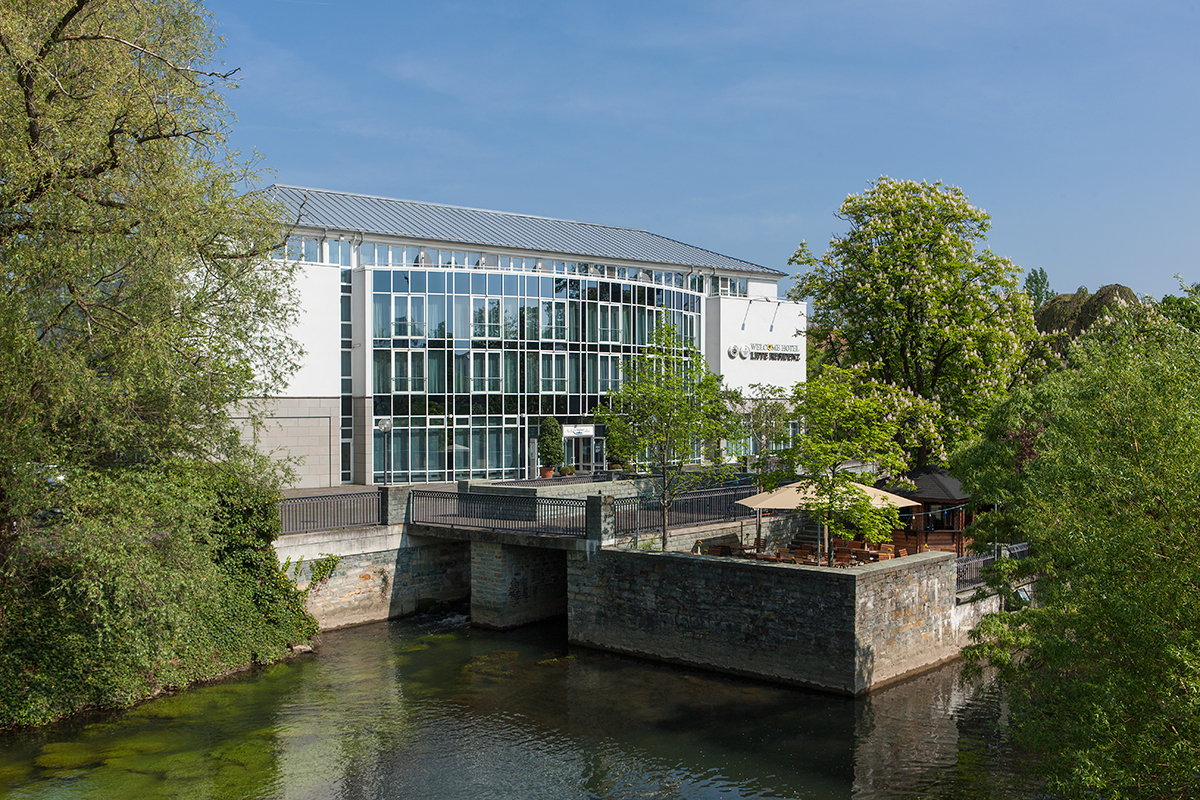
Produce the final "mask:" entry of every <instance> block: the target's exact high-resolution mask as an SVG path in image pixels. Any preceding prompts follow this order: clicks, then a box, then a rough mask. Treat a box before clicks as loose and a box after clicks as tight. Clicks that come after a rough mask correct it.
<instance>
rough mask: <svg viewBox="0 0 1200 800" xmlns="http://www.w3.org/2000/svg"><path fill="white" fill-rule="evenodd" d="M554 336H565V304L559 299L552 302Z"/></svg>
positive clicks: (563, 337) (561, 337)
mask: <svg viewBox="0 0 1200 800" xmlns="http://www.w3.org/2000/svg"><path fill="white" fill-rule="evenodd" d="M554 338H555V339H562V340H565V339H566V338H567V304H566V303H565V302H563V301H561V300H560V301H558V302H557V303H555V304H554Z"/></svg>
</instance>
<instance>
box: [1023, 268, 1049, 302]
mask: <svg viewBox="0 0 1200 800" xmlns="http://www.w3.org/2000/svg"><path fill="white" fill-rule="evenodd" d="M1025 294H1027V295H1029V302H1030V303H1031V304H1032V306H1033V308H1034V309H1038V308H1041V307H1042V306H1043V305H1045V304H1046V303H1047V302H1048V301H1049V300H1050V299H1051V298H1052V297H1054V290H1053V289H1051V288H1050V276H1049V275H1047V274H1046V270H1044V269H1042V268H1041V267H1034V268H1033V269H1031V270H1029V272H1027V273H1026V274H1025Z"/></svg>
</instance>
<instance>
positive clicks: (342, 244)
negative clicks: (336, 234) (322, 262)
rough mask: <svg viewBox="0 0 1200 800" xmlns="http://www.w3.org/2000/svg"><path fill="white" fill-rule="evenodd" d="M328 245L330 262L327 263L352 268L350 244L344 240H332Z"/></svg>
mask: <svg viewBox="0 0 1200 800" xmlns="http://www.w3.org/2000/svg"><path fill="white" fill-rule="evenodd" d="M326 245H327V246H328V247H329V260H328V261H327V262H326V263H328V264H337V265H339V266H343V267H348V266H350V250H351V245H350V242H347V241H345V240H343V239H330V240H329V241H328V242H326ZM305 260H306V261H307V260H308V259H305Z"/></svg>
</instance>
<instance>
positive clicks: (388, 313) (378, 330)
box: [373, 294, 392, 339]
mask: <svg viewBox="0 0 1200 800" xmlns="http://www.w3.org/2000/svg"><path fill="white" fill-rule="evenodd" d="M373 305H374V311H375V325H374V335H373V338H375V339H390V338H392V318H391V317H392V296H391V295H390V294H377V295H374V297H373Z"/></svg>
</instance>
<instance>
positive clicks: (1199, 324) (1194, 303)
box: [1158, 275, 1200, 333]
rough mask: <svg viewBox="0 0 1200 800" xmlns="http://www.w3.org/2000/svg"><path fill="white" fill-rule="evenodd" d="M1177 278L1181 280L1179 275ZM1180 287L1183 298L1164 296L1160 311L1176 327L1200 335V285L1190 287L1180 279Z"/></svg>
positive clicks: (1159, 306)
mask: <svg viewBox="0 0 1200 800" xmlns="http://www.w3.org/2000/svg"><path fill="white" fill-rule="evenodd" d="M1175 277H1176V278H1179V276H1178V275H1176V276H1175ZM1179 287H1180V288H1181V289H1182V290H1183V296H1182V297H1177V296H1176V295H1173V294H1166V295H1163V298H1162V300H1159V301H1158V310H1159V311H1161V312H1162V313H1163V315H1164V316H1165V317H1166V318H1167V319H1169V320H1171V321H1172V322H1174V323H1175V324H1176V325H1182V326H1183V327H1185V328H1187V329H1188V330H1189V331H1192V332H1193V333H1200V283H1193V284H1192V285H1191V286H1188V285H1187V284H1185V283H1184V282H1183V279H1182V278H1180V279H1179Z"/></svg>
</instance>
